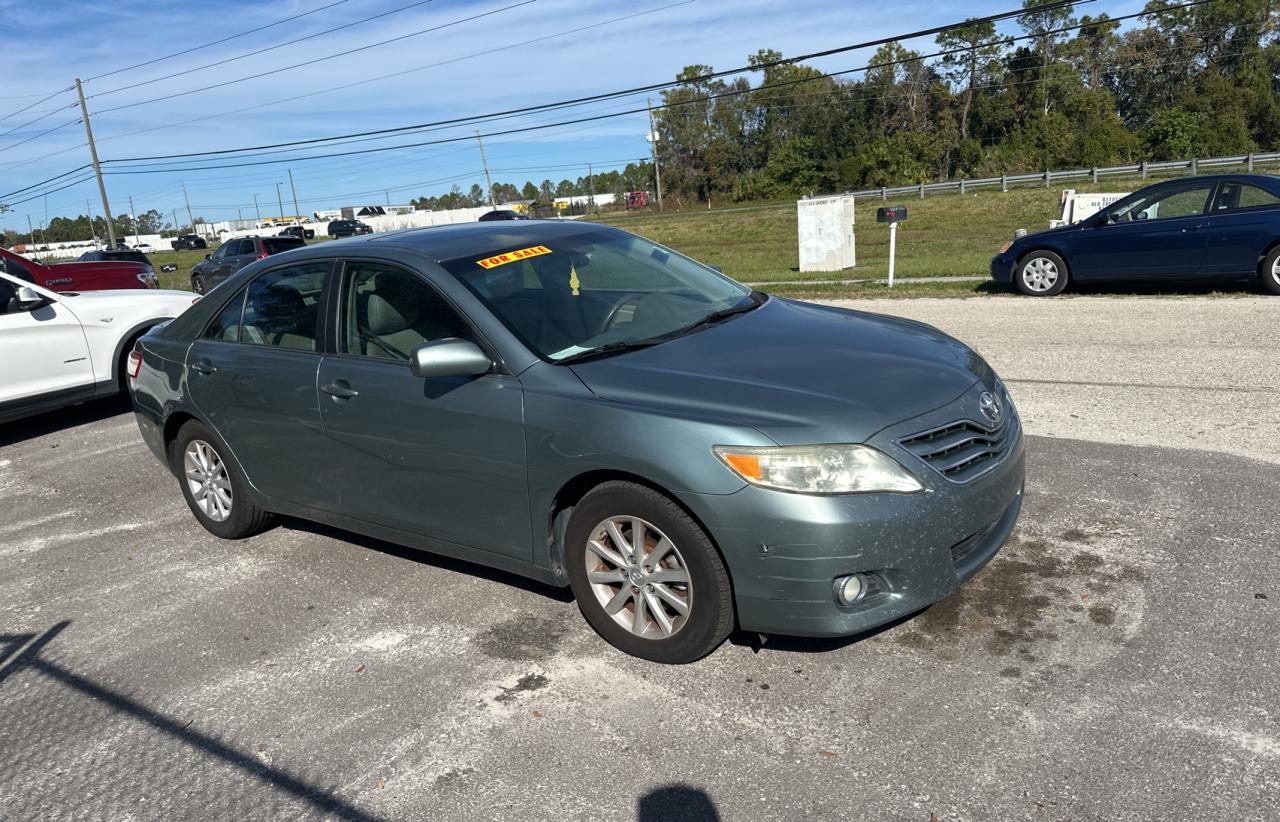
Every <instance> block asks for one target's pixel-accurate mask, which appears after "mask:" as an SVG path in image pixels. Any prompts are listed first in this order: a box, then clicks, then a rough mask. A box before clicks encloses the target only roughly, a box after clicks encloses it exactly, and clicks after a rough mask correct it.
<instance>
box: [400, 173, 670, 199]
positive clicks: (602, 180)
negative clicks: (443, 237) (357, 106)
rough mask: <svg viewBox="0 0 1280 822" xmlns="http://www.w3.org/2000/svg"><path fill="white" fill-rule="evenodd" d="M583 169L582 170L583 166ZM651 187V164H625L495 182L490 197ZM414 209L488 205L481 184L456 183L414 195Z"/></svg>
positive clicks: (549, 195) (543, 196)
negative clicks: (554, 177) (570, 175)
mask: <svg viewBox="0 0 1280 822" xmlns="http://www.w3.org/2000/svg"><path fill="white" fill-rule="evenodd" d="M584 170H585V169H584ZM652 190H653V163H647V162H636V163H628V164H627V165H626V167H625V168H623V169H622V170H621V171H618V170H612V171H601V172H597V173H594V174H591V175H590V176H588V175H585V174H584V175H583V176H581V177H579V178H577V179H576V180H569V179H564V180H561V181H560V182H558V183H553V182H551V180H543V181H542V182H541V183H535V182H533V181H532V180H528V181H526V182H525V184H524V185H523V186H520V187H518V188H517V187H516V185H515V184H514V183H501V182H495V183H494V184H493V198H494V200H495V201H497V203H498V204H499V205H502V204H505V203H511V202H515V201H517V200H533V201H536V202H540V203H550V202H551V201H552V200H554V199H555V198H556V197H577V196H587V195H588V194H595V195H599V194H613V195H616V196H617V198H618V200H622V195H623V194H624V193H626V192H628V191H652ZM409 203H410V205H412V206H413V207H414V208H417V209H425V210H430V211H443V210H446V209H450V208H474V207H477V206H483V205H488V204H489V198H488V196H487V195H486V194H485V192H484V188H483V187H482V186H480V185H472V186H471V190H470V191H466V192H464V191H463V190H462V189H461V188H459V187H458V186H457V185H455V186H454V187H453V188H452V189H451V190H450V191H449V192H448V193H446V194H442V195H439V196H436V197H425V196H424V197H415V198H414V199H412V200H410V201H409Z"/></svg>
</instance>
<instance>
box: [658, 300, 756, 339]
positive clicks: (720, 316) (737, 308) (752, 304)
mask: <svg viewBox="0 0 1280 822" xmlns="http://www.w3.org/2000/svg"><path fill="white" fill-rule="evenodd" d="M748 299H749V300H750V301H749V302H745V303H739V304H738V305H734V306H730V307H729V308H722V309H720V310H719V311H712V312H711V313H710V314H708V315H707V316H705V317H703V318H702V319H700V320H698V321H697V322H696V323H694V324H693V325H687V326H685V327H684V328H682V329H680V331H679V334H680V335H684V334H688V333H689V332H690V331H696V330H698V329H699V328H705V327H707V326H709V325H715V324H716V323H718V322H721V321H723V320H727V319H729V318H730V317H735V316H737V315H738V314H745V313H747V312H748V311H754V310H756V309H757V308H759V307H760V306H762V305H764V301H765V300H766V299H768V295H767V294H765V293H764V292H762V291H754V290H753V291H752V292H751V294H750V295H749V298H748Z"/></svg>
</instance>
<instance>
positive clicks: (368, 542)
mask: <svg viewBox="0 0 1280 822" xmlns="http://www.w3.org/2000/svg"><path fill="white" fill-rule="evenodd" d="M280 525H281V526H282V527H285V528H289V529H291V530H294V531H305V532H307V533H309V534H316V535H317V536H322V537H329V538H330V539H336V540H341V541H342V542H349V543H351V544H352V545H359V546H360V547H361V548H368V549H369V550H371V551H378V552H379V553H383V554H386V555H388V556H392V557H398V558H400V559H407V560H410V561H412V562H417V563H421V564H422V565H430V566H431V567H433V568H440V569H443V570H445V571H454V572H456V573H459V574H466V575H467V576H472V577H479V578H480V579H486V580H488V581H490V582H497V583H500V584H502V585H507V586H509V587H511V588H519V589H520V590H522V591H528V592H529V593H531V594H539V595H541V596H544V597H547V598H548V599H554V600H556V601H558V602H573V593H572V592H571V591H570V590H569V589H568V588H567V587H566V588H557V587H556V586H554V585H546V584H544V583H541V582H538V581H537V580H536V579H530V578H528V577H524V576H520V575H519V574H513V573H510V572H508V571H503V570H500V569H498V568H490V567H489V566H487V565H479V564H476V563H473V562H468V561H466V560H465V559H454V558H453V557H447V556H444V555H443V554H435V553H432V552H430V551H421V550H418V549H417V548H409V547H407V546H404V545H397V544H396V543H394V542H385V541H383V540H380V539H376V538H374V537H367V536H365V535H363V534H357V533H355V532H354V531H344V530H343V529H341V528H334V527H331V526H328V525H323V524H321V523H318V522H312V521H310V520H305V519H295V518H293V517H281V518H280Z"/></svg>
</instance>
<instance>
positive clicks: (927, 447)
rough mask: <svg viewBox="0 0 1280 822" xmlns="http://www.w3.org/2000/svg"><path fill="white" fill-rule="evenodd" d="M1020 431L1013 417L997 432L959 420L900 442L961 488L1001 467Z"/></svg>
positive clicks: (970, 421)
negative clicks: (960, 485) (962, 485)
mask: <svg viewBox="0 0 1280 822" xmlns="http://www.w3.org/2000/svg"><path fill="white" fill-rule="evenodd" d="M1017 427H1018V423H1017V418H1016V417H1012V416H1011V417H1009V418H1008V419H1006V420H1005V421H1004V422H1003V423H1002V424H1001V425H998V426H996V427H994V428H991V427H987V426H984V425H981V424H979V423H976V422H974V421H973V420H958V421H956V422H952V423H948V424H947V425H942V426H939V427H937V428H931V429H929V430H928V431H922V432H920V433H919V434H912V435H911V436H908V437H903V438H902V439H899V440H898V441H897V442H898V445H900V446H902V447H903V448H905V449H907V450H908V451H910V452H911V453H912V454H914V455H915V456H916V457H918V458H919V459H920V460H921V461H922V462H924V463H925V464H926V465H928V466H929V467H930V468H932V469H934V470H935V471H937V472H938V473H939V474H941V475H942V476H943V477H945V478H947V479H948V480H950V481H952V482H955V483H961V484H962V483H966V482H969V481H971V480H974V479H977V478H978V477H980V476H982V475H983V474H985V473H987V472H988V471H990V470H991V469H992V468H995V467H996V466H997V465H999V464H1000V462H1001V461H1002V460H1003V459H1004V457H1005V456H1006V455H1007V454H1008V453H1009V446H1010V444H1011V443H1013V442H1014V441H1015V439H1016V438H1017Z"/></svg>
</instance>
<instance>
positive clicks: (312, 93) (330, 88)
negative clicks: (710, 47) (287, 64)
mask: <svg viewBox="0 0 1280 822" xmlns="http://www.w3.org/2000/svg"><path fill="white" fill-rule="evenodd" d="M693 2H695V0H680V1H679V2H676V3H668V4H667V5H665V6H658V7H656V8H651V9H645V10H644V11H639V12H635V13H633V14H625V15H623V16H621V17H614V18H611V19H609V20H601V21H599V22H596V23H591V24H589V25H585V26H578V27H577V28H572V29H567V30H565V31H560V32H556V33H555V34H548V35H545V36H542V37H535V38H533V39H531V40H521V41H519V42H516V43H506V44H504V45H500V46H493V47H491V48H487V49H484V50H483V51H476V52H472V53H470V54H464V55H462V56H460V57H453V58H450V59H448V60H442V61H440V62H436V63H427V64H425V65H421V66H415V67H413V68H408V69H402V70H400V71H393V72H391V73H389V74H379V75H376V76H374V77H368V78H365V79H363V80H356V81H354V82H351V83H344V84H342V85H337V86H326V87H324V88H320V89H317V90H315V91H310V92H307V93H306V94H294V95H291V96H289V97H282V98H280V99H278V100H270V101H267V102H265V103H257V104H255V105H252V106H245V107H244V108H237V109H231V110H230V111H219V112H218V113H216V114H206V115H203V116H201V117H192V118H191V119H188V120H180V121H178V122H175V123H165V124H163V125H159V126H151V127H148V128H143V129H138V130H136V131H126V132H124V133H121V134H112V135H110V136H107V137H103V138H102V139H100V140H98V142H99V143H105V142H107V141H108V140H118V139H120V138H122V137H133V136H136V135H138V134H149V133H151V132H153V131H161V130H163V129H166V128H176V127H178V126H188V125H191V124H192V123H200V122H204V121H205V120H212V119H215V118H218V119H220V118H224V117H227V116H230V115H232V114H244V113H245V112H249V111H257V110H258V109H263V108H270V107H272V106H278V105H282V104H285V103H294V102H297V101H298V100H305V99H307V98H308V97H318V96H320V95H327V94H332V93H333V92H335V91H345V90H347V89H349V88H355V87H356V86H362V85H366V84H368V83H375V82H378V81H380V80H388V79H391V78H392V77H402V76H404V75H406V74H412V73H414V72H418V71H425V70H427V69H431V68H439V67H440V66H446V65H451V64H453V63H460V62H463V61H465V60H472V59H475V58H477V57H491V56H492V55H493V54H494V52H504V51H508V50H510V49H515V48H520V47H522V46H529V45H533V44H535V43H542V42H546V41H547V40H554V39H556V38H559V37H566V36H568V35H570V34H580V33H581V32H584V31H588V30H590V29H594V28H600V27H601V26H607V25H611V24H613V23H620V22H622V21H624V20H630V19H632V18H635V17H643V16H645V15H648V14H655V13H657V12H660V11H666V10H668V9H673V8H675V7H677V6H685V5H688V4H690V3H693Z"/></svg>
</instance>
